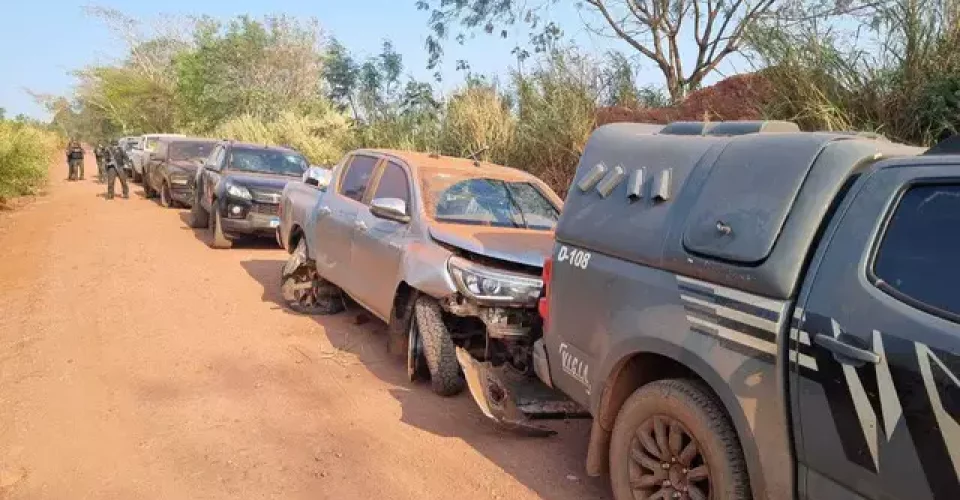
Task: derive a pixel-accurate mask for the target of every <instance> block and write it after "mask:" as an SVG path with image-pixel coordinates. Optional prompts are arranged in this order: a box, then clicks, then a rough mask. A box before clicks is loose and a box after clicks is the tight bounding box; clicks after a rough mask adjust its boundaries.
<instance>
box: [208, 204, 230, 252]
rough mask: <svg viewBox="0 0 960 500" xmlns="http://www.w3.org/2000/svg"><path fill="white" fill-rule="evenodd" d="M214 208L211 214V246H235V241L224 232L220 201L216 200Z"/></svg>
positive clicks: (222, 247)
mask: <svg viewBox="0 0 960 500" xmlns="http://www.w3.org/2000/svg"><path fill="white" fill-rule="evenodd" d="M211 208H212V209H213V210H212V212H213V213H211V214H210V224H209V229H210V248H221V249H227V248H230V247H232V246H233V242H232V241H230V240H229V239H227V236H226V235H225V234H223V222H222V221H221V219H220V201H219V200H217V201H214V202H213V206H212V207H211Z"/></svg>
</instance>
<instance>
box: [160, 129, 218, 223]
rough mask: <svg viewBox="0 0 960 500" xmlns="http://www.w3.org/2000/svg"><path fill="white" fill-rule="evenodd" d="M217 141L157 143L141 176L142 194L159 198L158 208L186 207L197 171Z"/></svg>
mask: <svg viewBox="0 0 960 500" xmlns="http://www.w3.org/2000/svg"><path fill="white" fill-rule="evenodd" d="M219 142H220V141H216V140H213V139H198V138H194V137H183V138H180V137H164V138H161V139H160V141H159V142H158V143H157V146H156V148H155V149H154V151H153V154H152V155H151V156H150V162H149V163H148V164H147V167H146V169H144V173H143V193H144V195H145V196H146V197H147V198H153V197H157V196H159V198H160V206H162V207H165V208H171V207H174V206H175V205H182V206H187V207H189V206H190V205H191V204H192V203H193V198H194V189H195V187H194V185H193V183H194V181H195V180H196V177H197V169H198V168H199V167H200V165H202V164H203V162H204V161H205V160H206V159H207V157H208V156H210V153H211V152H212V151H213V148H214V147H216V146H217V144H219Z"/></svg>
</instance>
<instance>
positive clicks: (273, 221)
mask: <svg viewBox="0 0 960 500" xmlns="http://www.w3.org/2000/svg"><path fill="white" fill-rule="evenodd" d="M278 226H280V219H279V218H275V219H270V227H278Z"/></svg>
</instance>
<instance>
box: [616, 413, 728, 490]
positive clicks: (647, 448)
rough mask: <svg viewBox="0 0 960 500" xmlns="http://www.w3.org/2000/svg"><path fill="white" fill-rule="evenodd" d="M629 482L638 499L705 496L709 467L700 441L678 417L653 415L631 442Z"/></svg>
mask: <svg viewBox="0 0 960 500" xmlns="http://www.w3.org/2000/svg"><path fill="white" fill-rule="evenodd" d="M630 486H631V488H632V489H633V494H634V497H635V498H637V499H638V500H673V499H680V500H708V499H710V498H711V496H712V491H713V488H712V484H711V480H710V467H709V464H707V462H706V459H705V457H704V455H703V453H702V452H701V450H700V444H699V443H698V442H697V440H696V438H694V437H693V435H692V434H691V433H690V432H689V431H688V430H687V428H686V427H684V425H683V424H682V423H680V422H679V421H678V420H676V419H674V418H671V417H668V416H665V415H655V416H653V417H650V418H648V419H647V420H645V421H644V422H643V423H642V424H640V427H638V428H637V430H636V432H635V435H634V438H633V440H632V442H631V443H630Z"/></svg>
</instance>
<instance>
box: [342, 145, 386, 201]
mask: <svg viewBox="0 0 960 500" xmlns="http://www.w3.org/2000/svg"><path fill="white" fill-rule="evenodd" d="M377 161H379V160H378V159H377V158H373V157H371V156H363V155H357V156H354V157H353V161H351V162H350V165H348V166H347V171H346V172H344V174H343V178H342V179H341V180H340V194H342V195H344V196H346V197H347V198H350V199H352V200H356V201H362V200H363V195H364V194H365V193H366V192H367V185H369V184H370V178H371V177H373V169H374V167H376V166H377Z"/></svg>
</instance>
